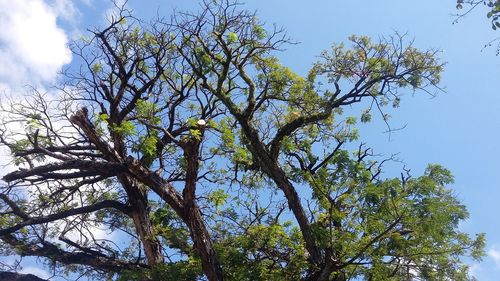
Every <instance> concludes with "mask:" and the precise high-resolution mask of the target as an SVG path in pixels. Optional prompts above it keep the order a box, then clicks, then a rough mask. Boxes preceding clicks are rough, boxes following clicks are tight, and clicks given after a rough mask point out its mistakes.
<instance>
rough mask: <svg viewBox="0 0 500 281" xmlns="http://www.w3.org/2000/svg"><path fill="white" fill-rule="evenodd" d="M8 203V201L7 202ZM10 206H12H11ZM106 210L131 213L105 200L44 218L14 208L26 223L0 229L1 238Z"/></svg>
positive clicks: (124, 207) (116, 202)
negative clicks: (61, 220) (31, 228)
mask: <svg viewBox="0 0 500 281" xmlns="http://www.w3.org/2000/svg"><path fill="white" fill-rule="evenodd" d="M2 195H3V194H0V196H1V197H0V198H1V199H2V200H4V201H5V198H4V197H5V195H3V196H2ZM6 202H7V201H6ZM9 205H10V204H9ZM106 208H114V209H117V210H119V211H121V212H123V213H125V214H128V213H129V212H130V210H129V208H128V206H127V205H125V204H123V203H120V202H118V201H114V200H105V201H102V202H99V203H96V204H93V205H89V206H84V207H80V208H75V209H70V210H67V211H63V212H60V213H56V214H52V215H48V216H43V217H34V218H32V217H26V213H24V212H23V211H20V209H19V207H17V206H16V207H15V208H12V210H13V212H14V214H16V215H17V216H19V217H21V218H23V219H24V221H22V222H20V223H18V224H16V225H14V226H11V227H9V228H5V229H0V236H3V235H7V234H10V233H13V232H14V231H17V230H19V229H21V228H23V227H26V226H30V225H38V224H43V223H48V222H53V221H56V220H60V219H64V218H67V217H70V216H75V215H81V214H87V213H91V212H95V211H98V210H101V209H106Z"/></svg>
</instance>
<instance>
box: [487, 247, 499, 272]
mask: <svg viewBox="0 0 500 281" xmlns="http://www.w3.org/2000/svg"><path fill="white" fill-rule="evenodd" d="M488 257H489V258H490V259H492V260H493V262H494V263H495V266H496V267H497V268H500V249H499V248H498V247H496V246H494V247H492V248H491V249H489V250H488Z"/></svg>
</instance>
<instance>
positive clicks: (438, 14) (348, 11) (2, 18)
mask: <svg viewBox="0 0 500 281" xmlns="http://www.w3.org/2000/svg"><path fill="white" fill-rule="evenodd" d="M127 5H128V6H129V7H130V8H131V9H133V10H134V12H135V15H136V16H138V17H141V18H148V17H151V16H154V15H155V14H156V12H157V11H158V12H159V13H160V14H168V13H171V11H172V9H173V8H176V9H179V10H185V9H195V8H196V7H197V4H196V1H194V0H193V1H186V0H183V1H181V0H171V1H156V0H148V1H144V0H143V1H139V0H131V1H129V2H128V4H127ZM246 7H247V8H248V9H250V10H257V12H258V16H259V17H260V18H261V19H262V20H264V21H265V22H267V23H269V24H272V23H276V24H277V25H279V26H283V27H284V28H286V30H287V32H288V34H289V35H290V37H291V38H292V39H294V40H295V41H298V42H300V44H297V45H292V46H289V47H288V48H287V50H286V51H285V52H283V53H281V54H280V58H281V60H282V62H283V64H285V65H288V66H290V67H291V68H292V69H293V70H294V71H296V72H298V73H300V74H305V73H306V72H307V70H308V69H309V67H310V66H311V65H312V63H313V62H314V61H315V60H316V56H317V55H318V54H319V53H320V52H321V51H322V50H323V49H326V48H328V47H329V46H330V45H331V44H332V43H333V42H341V41H346V39H347V37H348V36H349V35H351V34H359V35H369V36H372V37H374V38H377V37H378V36H381V35H391V34H393V33H394V32H395V31H398V32H400V33H407V34H408V37H407V38H408V39H410V40H412V39H414V40H415V45H416V46H418V47H420V48H435V49H440V50H441V53H440V57H441V58H442V60H443V61H446V62H447V65H446V68H445V72H444V74H443V81H442V86H443V87H445V90H446V92H445V93H441V94H439V95H438V96H437V97H435V98H431V97H430V96H428V95H425V94H423V93H417V94H415V95H414V96H412V95H411V94H410V95H406V96H405V98H404V99H403V101H402V104H401V107H400V108H399V109H398V110H397V111H394V112H391V115H392V116H393V118H392V119H393V120H392V124H393V125H394V126H395V127H397V126H398V125H405V124H406V128H405V129H404V130H402V131H399V132H397V133H395V134H393V135H391V139H390V140H389V138H388V135H387V134H384V133H383V132H384V131H385V130H386V127H384V125H383V123H382V122H380V120H379V121H375V122H373V123H371V124H370V125H369V126H363V127H362V128H361V136H362V140H363V141H366V142H367V143H368V144H369V145H371V146H372V147H373V148H374V149H375V151H377V152H380V153H385V154H391V153H398V152H399V153H400V154H399V157H400V158H402V159H403V160H404V161H405V163H406V165H407V167H409V168H411V169H412V172H413V173H414V174H415V175H419V174H421V173H422V172H423V170H424V169H425V167H426V165H427V164H428V163H439V164H442V165H444V166H445V167H447V168H448V169H450V170H451V171H452V172H453V173H454V175H455V178H456V181H455V184H454V185H453V186H451V188H452V189H453V190H454V191H455V194H456V195H457V196H458V197H459V198H460V199H461V201H462V202H463V203H464V204H465V205H466V206H467V207H468V209H469V211H470V214H471V216H470V219H469V220H468V221H466V222H464V223H463V224H462V225H461V227H462V229H463V230H465V231H467V232H469V233H477V232H485V233H486V234H487V241H488V244H487V249H486V250H487V252H488V256H487V257H485V259H484V262H482V263H480V264H473V265H472V268H473V274H474V275H475V276H476V277H477V278H478V279H479V280H496V279H497V277H496V276H498V275H499V274H500V227H498V225H499V224H498V222H499V219H498V214H499V213H500V204H498V200H499V199H500V176H499V175H500V145H498V139H499V138H500V118H498V115H499V114H500V91H499V90H498V89H499V87H498V74H499V73H500V57H497V56H495V48H493V47H492V48H486V49H483V45H484V44H486V43H488V42H489V41H490V40H492V39H494V38H495V37H497V36H500V33H497V32H494V31H492V30H490V23H489V21H488V19H486V16H485V11H484V10H477V11H474V12H473V13H471V14H470V15H468V16H467V17H465V18H463V19H461V20H460V21H459V22H458V23H457V24H452V23H453V21H454V17H453V16H452V14H454V13H456V10H455V1H454V0H449V1H435V0H434V1H432V0H420V1H408V0H379V1H373V0H372V1H367V0H350V1H335V0H317V1H314V2H313V1H298V0H286V1H285V0H267V1H263V0H254V1H248V3H247V4H246ZM109 8H110V4H109V2H108V1H102V0H99V1H98V0H74V1H71V0H17V1H7V0H0V26H1V27H2V28H1V30H0V89H1V90H2V91H6V92H10V93H16V92H21V91H23V85H25V84H34V85H38V86H39V87H42V88H43V87H48V86H49V85H51V84H52V83H54V82H55V81H56V80H55V79H57V76H56V73H57V71H58V70H60V69H61V67H63V66H64V65H67V64H70V63H71V61H72V60H71V56H70V54H69V53H68V50H67V48H66V44H67V43H68V42H69V41H70V40H71V39H74V38H78V36H79V35H80V34H82V33H85V32H86V31H85V30H86V29H87V28H88V27H91V26H95V25H100V24H102V23H104V18H105V15H106V14H107V13H109V12H110V11H109V10H108V9H109ZM398 173H399V171H398V170H396V169H395V168H394V169H389V170H388V171H387V176H391V175H397V174H398Z"/></svg>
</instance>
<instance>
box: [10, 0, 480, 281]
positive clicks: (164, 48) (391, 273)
mask: <svg viewBox="0 0 500 281" xmlns="http://www.w3.org/2000/svg"><path fill="white" fill-rule="evenodd" d="M350 41H351V47H350V48H348V47H346V46H344V45H343V44H338V45H333V46H332V48H331V49H329V50H328V51H325V52H323V53H322V54H321V56H320V59H319V61H318V62H317V63H316V64H314V66H313V67H312V68H311V70H310V71H309V73H308V75H307V76H306V77H301V76H300V75H298V74H296V73H294V72H292V71H291V70H290V69H289V68H287V67H285V66H283V65H281V64H280V62H279V60H278V59H277V57H276V53H277V52H278V51H279V50H280V48H282V47H283V46H285V45H286V44H288V43H290V40H289V39H288V37H287V36H286V34H285V33H284V31H283V30H282V29H279V28H277V27H274V28H271V29H266V28H265V25H264V24H263V23H261V22H260V21H259V20H258V18H257V17H256V15H255V14H254V13H251V12H248V11H245V10H243V9H241V6H240V5H239V4H238V3H235V2H231V1H208V0H207V1H205V2H202V3H201V11H200V12H199V13H177V14H176V15H175V16H174V17H173V18H172V19H171V20H166V19H163V18H159V19H155V20H154V21H151V22H145V21H142V20H139V19H136V18H134V17H133V16H132V15H131V14H130V13H129V12H128V11H127V10H126V9H124V8H121V9H120V13H119V15H118V16H117V17H116V18H114V19H113V20H112V21H111V22H110V23H109V25H108V26H106V27H105V28H102V29H98V30H95V31H94V32H92V34H91V38H82V40H80V41H78V42H75V43H74V45H73V46H72V49H73V52H74V54H75V55H76V56H77V57H78V58H79V60H80V61H81V64H82V67H81V68H79V69H76V70H67V71H66V72H65V73H64V77H65V79H64V82H63V83H62V85H60V86H59V88H60V91H61V92H62V93H63V94H61V97H60V98H58V99H57V100H56V101H50V100H49V99H48V98H47V97H46V95H44V94H42V93H39V92H37V91H34V93H33V95H31V96H30V97H28V98H27V99H26V100H23V101H19V100H15V99H13V100H10V102H9V103H8V104H6V103H3V113H2V116H3V118H4V119H3V122H2V126H3V129H2V130H1V132H2V133H1V138H0V141H1V143H2V144H3V145H4V146H5V147H7V148H9V149H10V151H11V152H12V155H13V163H14V164H16V165H17V166H19V168H18V170H16V171H14V172H10V173H8V174H6V175H4V176H3V180H4V181H5V182H7V184H5V185H4V186H2V188H1V193H0V199H1V200H0V202H1V203H0V209H1V220H0V239H1V241H2V242H1V243H2V245H1V247H0V249H2V250H1V251H2V253H3V254H11V253H16V254H18V255H21V256H37V257H43V258H44V259H45V260H46V261H47V262H48V263H49V264H51V265H52V267H53V268H55V270H62V271H66V272H79V273H81V274H84V275H88V276H90V277H95V278H101V279H102V278H103V276H108V277H109V278H118V279H119V280H197V279H208V280H348V279H352V278H360V279H366V280H389V279H390V280H409V279H413V278H418V279H423V280H448V279H449V280H468V278H469V277H468V273H467V266H466V265H465V264H464V263H463V262H462V261H461V257H462V256H465V255H467V256H471V257H473V258H475V259H480V257H481V256H482V255H483V244H484V237H483V235H478V236H477V237H476V238H475V239H472V238H470V237H469V236H468V235H467V234H465V233H462V232H460V231H459V230H458V223H459V222H460V221H462V220H464V219H465V218H467V211H466V209H465V207H464V206H463V205H462V204H460V202H459V201H458V200H457V199H456V198H455V197H454V196H453V194H452V191H450V190H449V189H447V188H446V186H447V185H449V184H451V183H452V182H453V177H452V175H451V173H450V172H449V171H448V170H446V169H444V168H443V167H441V166H439V165H429V167H428V168H427V170H426V172H425V173H424V174H423V175H421V176H418V177H412V176H411V175H410V173H409V170H403V173H401V177H396V178H386V177H383V176H382V169H383V165H384V163H386V162H387V161H392V160H394V159H393V157H388V158H387V159H384V158H381V157H377V156H376V155H375V154H374V152H373V150H372V149H370V148H369V147H367V146H366V145H365V144H363V143H361V144H358V141H357V140H358V133H357V130H356V128H355V124H356V118H355V117H352V116H345V115H346V114H344V113H343V108H345V107H346V106H349V105H352V104H356V103H361V104H366V105H367V106H368V108H367V110H365V111H363V112H362V113H361V121H362V122H369V121H370V120H371V113H372V111H374V112H379V113H381V114H382V118H383V119H384V120H385V121H387V119H388V118H389V116H388V115H387V114H385V113H384V106H387V105H392V106H394V107H397V106H398V105H399V102H400V98H401V96H402V94H403V93H404V92H407V91H424V92H426V93H429V94H433V93H434V91H435V89H439V88H438V84H439V80H440V74H441V72H442V68H443V63H441V62H440V61H439V60H438V59H437V58H436V52H435V51H432V50H431V51H420V50H418V49H416V48H414V47H412V46H411V44H406V43H405V40H404V38H403V37H402V36H398V35H397V34H396V35H395V36H392V37H388V38H382V39H380V40H379V41H377V42H375V41H372V40H370V39H369V38H367V37H363V36H352V37H351V38H350ZM365 101H366V102H365ZM19 122H21V123H23V126H19ZM19 128H22V130H19ZM96 228H101V229H106V230H108V231H113V233H115V234H114V235H115V237H117V238H115V239H114V240H110V239H103V238H98V237H95V235H94V232H95V229H96ZM120 241H121V242H125V244H126V246H125V247H124V246H122V245H123V244H122V243H121V242H120Z"/></svg>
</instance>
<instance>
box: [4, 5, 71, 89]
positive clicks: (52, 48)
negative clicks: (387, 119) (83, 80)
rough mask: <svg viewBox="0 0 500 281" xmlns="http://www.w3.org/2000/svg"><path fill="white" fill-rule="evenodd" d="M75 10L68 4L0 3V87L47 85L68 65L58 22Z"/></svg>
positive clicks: (68, 56) (65, 45) (68, 55)
mask: <svg viewBox="0 0 500 281" xmlns="http://www.w3.org/2000/svg"><path fill="white" fill-rule="evenodd" d="M76 13H77V10H76V9H75V7H74V6H73V4H71V2H70V1H66V0H56V1H55V2H53V6H50V5H48V4H47V3H46V2H44V1H43V0H19V1H10V0H0V26H1V27H2V28H1V29H0V83H5V84H9V85H10V86H11V87H18V86H21V85H25V84H32V85H33V84H38V83H40V82H50V81H53V80H54V79H55V77H56V76H57V72H58V71H59V70H60V69H61V67H62V66H63V65H64V64H67V63H69V62H70V61H71V52H70V50H69V48H68V46H67V44H68V36H67V35H66V33H65V31H64V30H63V29H62V28H60V27H59V26H58V25H57V19H58V18H64V17H72V16H74V15H75V14H76Z"/></svg>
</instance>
